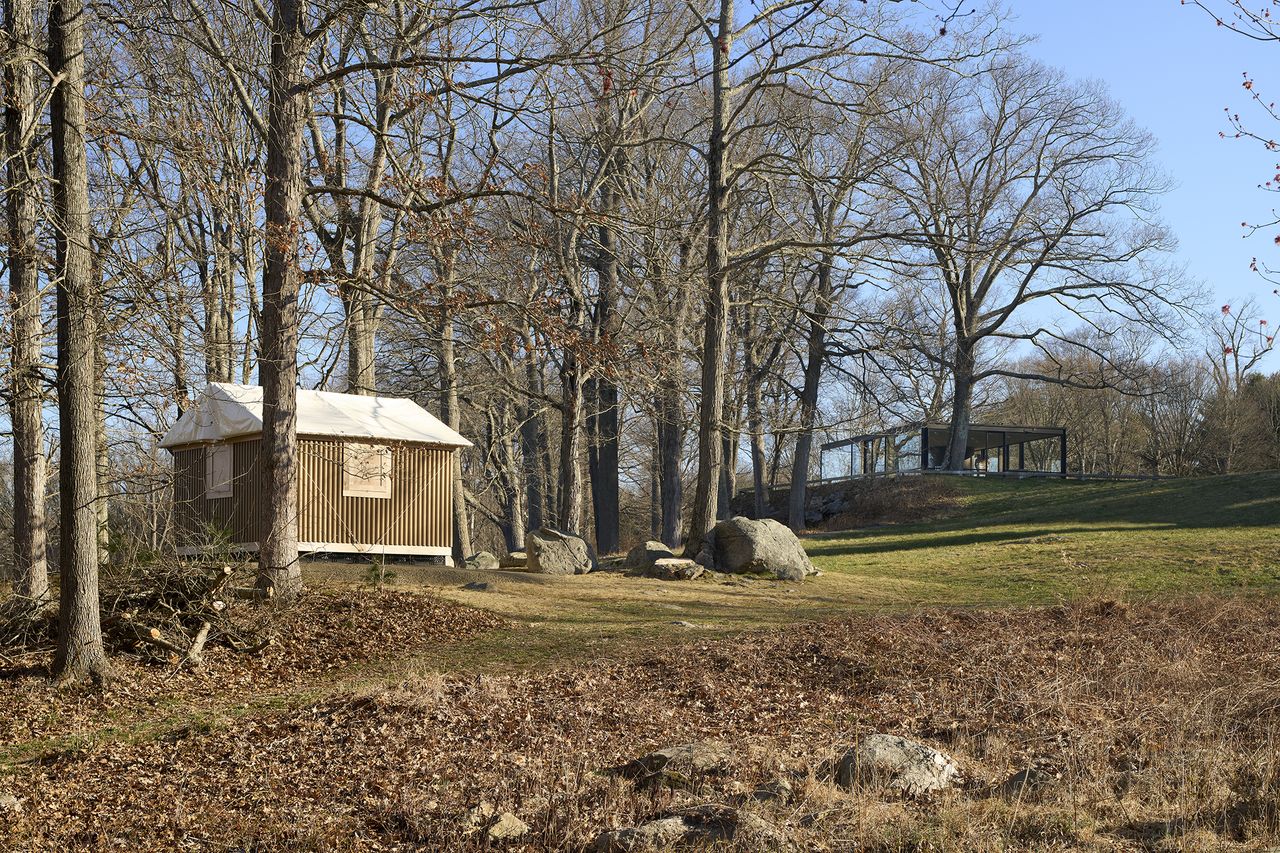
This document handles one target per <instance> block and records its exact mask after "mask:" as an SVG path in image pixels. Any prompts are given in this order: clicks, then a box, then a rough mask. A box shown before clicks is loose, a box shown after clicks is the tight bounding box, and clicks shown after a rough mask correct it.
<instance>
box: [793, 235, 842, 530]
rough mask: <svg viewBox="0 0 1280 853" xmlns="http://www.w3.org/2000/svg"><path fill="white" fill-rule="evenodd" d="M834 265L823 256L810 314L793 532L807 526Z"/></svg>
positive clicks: (797, 441) (797, 442) (797, 451)
mask: <svg viewBox="0 0 1280 853" xmlns="http://www.w3.org/2000/svg"><path fill="white" fill-rule="evenodd" d="M831 263H832V258H831V257H830V256H829V255H824V256H823V258H822V261H821V262H820V264H819V266H818V282H817V293H816V294H815V299H814V306H813V313H811V314H810V315H809V328H808V335H807V337H808V340H807V341H806V349H807V350H808V351H807V353H806V358H807V361H806V362H805V366H804V387H803V388H802V389H801V391H800V431H799V432H798V433H797V434H796V452H795V458H794V459H792V460H791V494H790V497H789V499H788V501H787V526H788V527H790V528H791V529H792V530H803V529H804V523H805V522H804V511H805V504H806V502H807V499H808V485H809V463H810V460H811V457H812V453H813V429H814V426H815V425H816V424H817V420H818V389H819V387H820V385H821V382H822V369H823V367H825V366H826V361H827V317H828V315H829V314H830V311H831V295H832V293H831Z"/></svg>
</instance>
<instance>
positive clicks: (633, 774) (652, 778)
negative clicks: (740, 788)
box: [617, 741, 737, 788]
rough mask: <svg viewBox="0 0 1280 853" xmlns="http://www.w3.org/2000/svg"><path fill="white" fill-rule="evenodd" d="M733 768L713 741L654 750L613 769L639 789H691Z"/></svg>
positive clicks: (727, 755)
mask: <svg viewBox="0 0 1280 853" xmlns="http://www.w3.org/2000/svg"><path fill="white" fill-rule="evenodd" d="M736 764H737V759H736V757H735V756H734V754H733V753H732V752H730V751H729V749H728V748H727V747H726V746H725V745H724V744H722V743H718V742H716V741H695V742H693V743H682V744H677V745H675V746H668V747H664V748H662V749H658V750H655V751H653V752H651V753H649V754H648V755H642V756H640V757H639V758H637V759H635V760H634V761H630V762H628V763H627V764H624V765H623V766H622V767H619V768H617V772H618V775H620V776H622V777H623V778H624V779H631V780H632V781H634V782H635V783H636V784H638V785H641V786H654V787H663V786H665V787H669V788H693V787H697V785H698V784H699V783H700V782H701V781H702V780H703V779H704V778H705V777H707V776H721V775H724V774H725V773H728V772H729V771H730V770H731V769H732V768H733V767H734V766H735V765H736Z"/></svg>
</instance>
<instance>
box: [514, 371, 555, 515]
mask: <svg viewBox="0 0 1280 853" xmlns="http://www.w3.org/2000/svg"><path fill="white" fill-rule="evenodd" d="M527 352H528V356H527V360H526V362H525V373H526V376H527V383H528V386H529V392H530V395H531V396H530V398H529V401H528V403H526V404H525V405H524V406H523V408H522V410H521V413H520V454H521V457H522V458H523V468H524V489H525V492H524V493H525V508H526V511H527V512H528V515H529V519H528V525H529V529H530V530H537V529H538V528H539V527H542V525H543V524H544V523H545V521H546V515H545V509H546V500H547V497H546V495H547V491H546V486H545V481H546V475H547V473H548V466H547V464H546V458H547V433H546V426H545V424H544V422H543V417H542V412H541V411H540V410H539V407H538V404H537V403H536V402H535V401H534V399H533V397H532V395H533V394H535V393H539V394H540V393H541V392H542V371H541V368H540V367H539V366H538V364H537V359H536V358H535V356H534V354H533V351H532V349H529V350H527Z"/></svg>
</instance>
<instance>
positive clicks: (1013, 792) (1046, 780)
mask: <svg viewBox="0 0 1280 853" xmlns="http://www.w3.org/2000/svg"><path fill="white" fill-rule="evenodd" d="M1057 778H1058V774H1057V773H1054V772H1053V771H1052V770H1050V769H1049V768H1047V767H1043V766H1040V765H1032V766H1031V767H1027V768H1025V769H1023V770H1019V771H1018V772H1017V773H1014V774H1013V775H1012V776H1010V777H1009V778H1008V779H1005V780H1004V781H1003V782H1001V783H1000V784H999V785H997V786H996V788H995V793H996V794H998V795H999V796H1001V797H1007V798H1009V799H1017V798H1020V797H1028V796H1034V795H1036V794H1039V793H1041V792H1042V791H1044V789H1045V788H1047V787H1048V786H1049V785H1050V784H1052V783H1053V782H1054V781H1055V780H1056V779H1057Z"/></svg>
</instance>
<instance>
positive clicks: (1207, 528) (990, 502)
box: [806, 472, 1280, 605]
mask: <svg viewBox="0 0 1280 853" xmlns="http://www.w3.org/2000/svg"><path fill="white" fill-rule="evenodd" d="M951 489H952V490H954V491H955V492H958V493H959V494H958V498H959V500H958V511H956V512H955V513H954V514H953V515H952V516H951V517H949V518H946V519H943V520H938V521H933V522H931V523H927V524H913V525H904V526H887V527H878V528H872V529H868V530H859V531H850V532H845V533H839V534H832V535H825V536H821V535H820V536H815V537H813V538H811V539H810V540H809V541H808V542H807V543H806V545H807V546H808V548H809V551H810V554H811V556H812V557H813V559H814V562H815V563H817V564H818V565H819V566H820V567H821V568H823V569H824V570H826V571H829V572H831V573H833V574H837V575H839V576H841V577H842V578H844V579H857V581H858V582H859V585H860V586H863V587H865V588H866V589H868V590H876V591H878V592H879V593H880V594H881V595H882V596H884V597H886V598H888V599H891V600H895V601H897V602H899V603H902V604H934V605H946V604H966V605H967V604H992V605H996V604H1034V603H1049V602H1053V601H1056V600H1059V599H1063V598H1077V597H1080V596H1086V597H1092V596H1132V595H1144V594H1156V593H1185V592H1202V591H1211V590H1241V589H1248V590H1266V591H1271V590H1275V589H1276V588H1277V587H1278V586H1280V473H1274V472H1273V473H1267V474H1254V475H1239V476H1224V477H1211V478H1203V479H1195V480H1191V479H1180V480H1162V481H1157V482H1147V481H1129V482H1073V481H1065V482H1064V481H1056V480H1021V481H1003V480H985V479H982V480H977V479H964V480H959V481H956V482H954V483H953V484H952V485H951Z"/></svg>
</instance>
